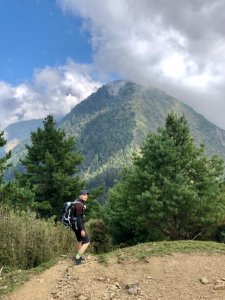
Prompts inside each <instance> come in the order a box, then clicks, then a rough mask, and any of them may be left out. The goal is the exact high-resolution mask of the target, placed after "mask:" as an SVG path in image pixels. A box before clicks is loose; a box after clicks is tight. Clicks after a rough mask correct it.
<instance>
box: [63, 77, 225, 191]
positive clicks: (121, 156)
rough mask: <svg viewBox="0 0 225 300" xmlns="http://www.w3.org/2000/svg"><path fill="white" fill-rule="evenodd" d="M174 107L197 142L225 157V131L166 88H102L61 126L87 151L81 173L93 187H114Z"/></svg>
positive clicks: (114, 84) (125, 85)
mask: <svg viewBox="0 0 225 300" xmlns="http://www.w3.org/2000/svg"><path fill="white" fill-rule="evenodd" d="M171 111H174V112H175V113H176V114H177V115H182V114H184V115H185V117H186V118H187V120H188V124H189V126H190V132H191V135H192V137H193V138H194V140H195V143H196V145H200V144H201V143H204V144H205V145H206V153H207V155H212V154H218V155H219V156H221V157H222V158H225V131H224V130H222V129H220V128H218V127H217V126H215V125H213V124H212V123H210V122H209V121H207V120H206V119H205V118H204V117H203V116H202V115H200V114H198V113H196V112H195V111H194V110H193V109H191V108H190V107H188V106H187V105H185V104H183V103H182V102H180V101H178V100H177V99H175V98H173V97H171V96H169V95H167V94H166V93H165V92H163V91H160V90H158V89H155V88H145V87H144V86H141V85H137V84H135V83H132V82H127V81H114V82H111V83H109V84H107V85H104V86H102V87H101V88H100V89H98V90H97V91H96V92H95V93H94V94H92V95H90V96H89V97H88V98H87V99H85V100H84V101H82V102H81V103H79V104H78V105H77V106H76V107H75V108H74V109H73V110H72V111H71V112H70V113H69V114H68V115H66V116H65V118H64V119H63V120H62V122H61V123H60V124H59V126H60V127H61V128H63V129H64V130H65V132H66V133H67V134H68V135H72V136H74V137H75V138H76V141H77V144H78V147H79V148H80V151H81V152H82V153H83V155H84V161H83V164H82V168H81V169H82V173H83V176H84V178H85V179H86V180H88V181H91V186H96V185H98V184H102V183H105V185H106V186H112V184H113V182H114V179H115V178H117V176H118V173H119V171H120V170H121V167H124V166H125V165H127V163H128V162H129V161H130V160H131V156H132V153H133V152H134V151H137V150H138V149H140V146H141V144H142V143H143V141H144V140H145V138H146V137H147V135H148V133H149V132H156V130H157V128H159V127H162V126H163V125H164V123H165V119H166V116H167V114H168V113H169V112H171Z"/></svg>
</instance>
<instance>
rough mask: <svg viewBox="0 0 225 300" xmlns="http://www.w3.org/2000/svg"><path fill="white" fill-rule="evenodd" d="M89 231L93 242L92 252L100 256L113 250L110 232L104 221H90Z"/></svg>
mask: <svg viewBox="0 0 225 300" xmlns="http://www.w3.org/2000/svg"><path fill="white" fill-rule="evenodd" d="M87 231H88V233H89V236H90V240H91V247H90V251H92V252H93V253H96V254H99V253H105V252H109V251H110V250H112V243H111V238H110V235H109V230H108V227H107V225H106V224H105V223H104V221H103V220H101V219H91V220H90V221H88V222H87Z"/></svg>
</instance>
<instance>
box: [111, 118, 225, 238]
mask: <svg viewBox="0 0 225 300" xmlns="http://www.w3.org/2000/svg"><path fill="white" fill-rule="evenodd" d="M223 172H224V168H223V161H222V160H221V159H220V158H218V157H217V156H213V157H211V158H207V157H206V156H205V155H204V147H203V146H200V147H199V148H197V147H196V146H195V144H194V141H193V139H192V138H191V136H190V133H189V128H188V124H187V121H186V119H185V117H184V116H182V117H180V118H178V117H177V116H176V115H174V114H173V113H171V114H169V115H168V117H167V119H166V125H165V128H161V129H159V131H158V133H157V134H153V133H152V134H149V136H148V138H147V140H146V141H145V143H144V144H143V146H142V148H141V150H140V153H139V154H137V155H136V156H135V157H134V161H133V166H132V169H129V170H128V171H126V172H125V173H124V175H123V176H122V179H121V181H120V182H119V183H118V184H117V185H116V186H115V187H114V188H113V189H112V190H111V191H110V196H109V202H108V204H107V214H108V219H109V222H110V223H111V227H112V228H113V229H114V235H115V234H118V233H117V232H116V230H117V231H118V229H119V232H120V235H121V232H129V233H130V239H132V240H133V241H145V240H149V239H154V238H155V233H156V232H157V233H161V234H164V235H165V236H167V237H170V238H172V239H195V238H200V237H203V236H206V235H207V234H209V233H210V231H211V230H212V228H213V227H214V226H217V225H218V224H220V222H221V220H222V218H223V217H224V215H225V214H224V212H225V197H224V192H222V183H223ZM118 224H120V228H118ZM115 229H116V230H115ZM158 237H159V236H158ZM117 238H118V239H119V240H120V242H121V241H122V238H124V237H123V236H122V237H118V236H117Z"/></svg>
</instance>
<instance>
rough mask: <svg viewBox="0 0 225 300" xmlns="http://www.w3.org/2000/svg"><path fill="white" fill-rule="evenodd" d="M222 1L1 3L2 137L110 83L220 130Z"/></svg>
mask: <svg viewBox="0 0 225 300" xmlns="http://www.w3.org/2000/svg"><path fill="white" fill-rule="evenodd" d="M224 11H225V1H224V0H214V1H211V0H204V1H196V0H189V1H181V0H171V1H167V0H162V1H155V0H141V1H137V0H113V1H111V0H5V1H4V0H2V1H0V129H1V128H3V129H4V128H5V127H6V126H7V125H9V124H10V123H15V122H18V121H22V120H29V119H34V118H44V117H46V115H47V114H54V115H55V116H57V115H65V114H67V113H68V112H70V110H71V109H72V108H74V106H75V105H76V104H77V103H79V102H80V101H82V100H83V99H85V98H86V97H87V96H88V95H90V94H91V93H93V92H94V91H96V89H97V88H99V87H100V86H101V85H102V84H104V83H106V82H108V81H111V80H113V79H115V78H120V79H125V80H130V81H133V82H136V83H138V84H144V85H145V86H153V87H156V88H159V89H161V90H163V91H165V92H167V93H168V94H170V95H171V96H174V97H175V98H177V99H179V100H180V101H182V102H184V103H186V104H188V105H189V106H191V107H192V108H193V109H194V110H196V111H197V112H199V113H201V114H202V115H204V116H205V117H206V118H207V119H208V120H210V121H211V122H213V123H214V124H216V125H218V126H220V127H222V128H224V129H225V118H224V112H225V96H224V95H225V51H224V49H225V26H224V24H225V15H224Z"/></svg>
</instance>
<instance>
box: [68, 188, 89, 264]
mask: <svg viewBox="0 0 225 300" xmlns="http://www.w3.org/2000/svg"><path fill="white" fill-rule="evenodd" d="M88 196H89V193H88V192H87V191H86V190H82V191H80V193H79V198H78V199H77V200H76V201H75V204H74V211H73V214H74V217H75V219H76V221H75V223H74V224H73V225H72V230H73V231H74V233H75V235H76V239H77V242H78V243H77V254H76V257H75V258H74V259H73V261H74V263H75V264H76V265H80V264H82V262H83V261H84V258H83V257H82V254H84V252H85V251H86V250H87V248H88V246H89V245H90V240H89V238H88V234H87V232H86V230H85V225H84V223H85V220H84V218H85V217H84V215H85V208H86V206H85V202H86V201H87V200H88Z"/></svg>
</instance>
